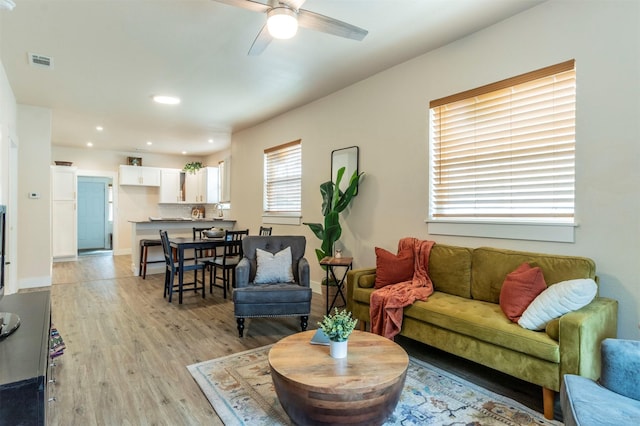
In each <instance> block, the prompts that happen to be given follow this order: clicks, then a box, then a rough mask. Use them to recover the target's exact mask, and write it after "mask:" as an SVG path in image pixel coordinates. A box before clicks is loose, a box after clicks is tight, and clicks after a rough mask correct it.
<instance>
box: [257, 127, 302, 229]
mask: <svg viewBox="0 0 640 426" xmlns="http://www.w3.org/2000/svg"><path fill="white" fill-rule="evenodd" d="M301 199H302V144H301V141H300V140H297V141H293V142H289V143H287V144H284V145H279V146H276V147H273V148H269V149H266V150H265V151H264V214H263V217H265V218H266V217H269V216H272V217H275V216H289V217H297V218H298V222H299V217H300V213H301V205H302V202H301ZM263 220H264V219H263ZM269 222H271V223H273V221H269ZM276 223H280V222H277V221H276ZM282 223H290V222H282Z"/></svg>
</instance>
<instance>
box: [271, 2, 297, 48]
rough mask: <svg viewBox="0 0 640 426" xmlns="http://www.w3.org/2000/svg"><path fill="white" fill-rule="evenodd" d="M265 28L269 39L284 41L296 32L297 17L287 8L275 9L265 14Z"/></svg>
mask: <svg viewBox="0 0 640 426" xmlns="http://www.w3.org/2000/svg"><path fill="white" fill-rule="evenodd" d="M267 28H268V30H269V34H271V37H273V38H277V39H281V40H285V39H289V38H291V37H293V36H294V35H296V32H298V15H297V13H296V12H295V11H294V10H292V9H289V8H288V7H276V8H273V9H271V10H270V11H269V12H267Z"/></svg>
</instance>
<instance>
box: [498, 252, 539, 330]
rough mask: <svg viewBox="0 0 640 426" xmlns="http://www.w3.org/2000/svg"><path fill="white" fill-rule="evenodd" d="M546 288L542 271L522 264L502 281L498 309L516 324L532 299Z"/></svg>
mask: <svg viewBox="0 0 640 426" xmlns="http://www.w3.org/2000/svg"><path fill="white" fill-rule="evenodd" d="M546 288H547V283H546V282H545V281H544V276H543V275H542V270H541V269H540V268H539V267H538V266H536V267H532V266H531V265H529V264H528V263H523V264H522V265H520V266H518V267H517V268H516V270H515V271H513V272H511V273H510V274H509V275H507V276H506V278H505V279H504V283H502V289H501V290H500V308H501V309H502V312H504V314H505V315H506V316H507V317H508V318H509V319H510V320H511V321H513V322H518V320H519V319H520V317H521V316H522V313H523V312H524V311H525V310H526V309H527V307H528V306H529V304H530V303H531V302H533V299H535V298H536V296H538V295H539V294H540V293H542V292H543V291H544V290H546Z"/></svg>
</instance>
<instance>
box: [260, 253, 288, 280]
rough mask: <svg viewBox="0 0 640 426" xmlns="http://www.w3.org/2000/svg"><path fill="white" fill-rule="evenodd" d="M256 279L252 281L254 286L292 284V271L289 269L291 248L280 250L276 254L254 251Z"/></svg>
mask: <svg viewBox="0 0 640 426" xmlns="http://www.w3.org/2000/svg"><path fill="white" fill-rule="evenodd" d="M256 261H257V262H258V267H257V269H256V277H255V279H254V280H253V282H254V283H256V284H274V283H290V282H293V271H292V269H291V247H287V248H286V249H284V250H280V251H279V252H277V253H276V254H271V253H269V252H268V251H265V250H261V249H256Z"/></svg>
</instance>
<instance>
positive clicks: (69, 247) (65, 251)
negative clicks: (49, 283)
mask: <svg viewBox="0 0 640 426" xmlns="http://www.w3.org/2000/svg"><path fill="white" fill-rule="evenodd" d="M76 191H77V170H76V168H75V167H65V166H52V167H51V200H52V201H51V222H52V223H51V253H52V256H53V258H54V259H60V258H65V259H68V258H70V257H73V258H75V257H77V255H78V237H77V235H78V230H77V229H78V225H77V209H76V206H77V204H76Z"/></svg>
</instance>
